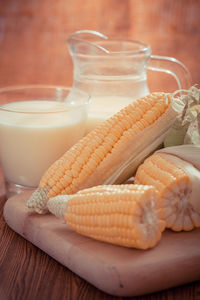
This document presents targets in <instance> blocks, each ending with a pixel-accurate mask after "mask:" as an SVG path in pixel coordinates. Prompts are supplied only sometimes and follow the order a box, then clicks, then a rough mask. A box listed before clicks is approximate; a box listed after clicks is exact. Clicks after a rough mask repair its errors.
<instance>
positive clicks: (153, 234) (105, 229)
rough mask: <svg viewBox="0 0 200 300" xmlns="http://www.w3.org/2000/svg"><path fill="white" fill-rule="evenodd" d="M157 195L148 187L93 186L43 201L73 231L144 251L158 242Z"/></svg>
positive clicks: (161, 223) (161, 228) (159, 226)
mask: <svg viewBox="0 0 200 300" xmlns="http://www.w3.org/2000/svg"><path fill="white" fill-rule="evenodd" d="M157 198H158V192H157V191H156V190H155V189H154V188H153V187H152V186H142V185H141V186H140V185H131V184H130V185H116V186H97V187H94V188H91V189H90V188H88V189H85V190H82V191H80V192H78V193H76V194H73V195H59V196H56V197H53V198H50V199H49V200H48V202H47V206H48V209H49V211H50V212H51V213H53V214H55V215H56V216H57V217H59V218H62V217H63V218H64V219H65V221H66V223H67V225H68V226H69V227H71V228H72V229H73V230H74V231H76V232H78V233H80V234H82V235H85V236H88V237H91V238H93V239H96V240H100V241H104V242H107V243H111V244H116V245H120V246H126V247H134V248H139V249H148V248H151V247H153V246H155V245H156V244H157V243H158V241H159V240H160V239H161V233H162V231H163V230H164V228H165V222H164V221H162V220H161V219H160V218H159V213H158V209H157V203H158V199H157Z"/></svg>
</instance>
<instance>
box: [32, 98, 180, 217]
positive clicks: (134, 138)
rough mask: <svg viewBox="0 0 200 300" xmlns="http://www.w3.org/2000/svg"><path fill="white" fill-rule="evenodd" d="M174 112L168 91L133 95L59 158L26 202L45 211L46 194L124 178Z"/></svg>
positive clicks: (157, 141) (150, 148)
mask: <svg viewBox="0 0 200 300" xmlns="http://www.w3.org/2000/svg"><path fill="white" fill-rule="evenodd" d="M176 116H177V112H176V111H175V109H174V108H173V106H172V103H171V97H170V95H169V94H165V93H153V94H151V95H149V96H146V97H143V98H140V99H138V100H136V101H134V102H133V103H132V104H130V105H128V106H127V107H125V108H124V109H122V110H121V111H120V112H118V113H116V114H115V115H114V116H113V117H111V118H110V119H108V120H107V121H105V122H103V123H101V124H100V125H99V126H97V128H96V129H94V130H93V131H91V132H90V133H89V134H88V135H86V136H85V137H84V138H83V139H81V140H80V141H79V142H78V143H77V144H75V145H74V146H73V147H72V148H71V149H69V150H68V151H67V152H66V153H65V154H64V155H63V156H62V157H61V158H60V159H58V160H57V161H56V162H55V163H54V164H53V165H52V166H51V167H50V168H49V169H48V170H47V171H46V173H45V174H44V175H43V177H42V178H41V181H40V184H39V188H38V189H37V190H36V191H35V192H34V193H33V195H32V196H31V197H30V199H29V200H28V202H27V206H28V207H30V208H33V209H34V210H35V211H37V212H38V213H44V212H46V211H47V207H46V203H47V200H48V199H49V198H51V197H54V196H56V195H58V194H73V193H76V192H77V191H78V190H81V189H84V188H89V187H92V186H96V185H100V184H113V183H122V182H124V181H125V180H126V179H127V178H129V177H130V175H132V173H133V172H134V171H135V170H136V168H137V166H138V165H139V164H140V163H141V161H143V160H144V158H145V157H146V156H147V155H149V154H150V153H151V152H152V151H153V150H155V149H156V148H157V147H158V146H159V145H160V144H161V143H162V141H163V140H164V137H165V135H166V134H167V131H168V129H169V128H170V126H171V125H172V123H173V122H174V120H175V118H176Z"/></svg>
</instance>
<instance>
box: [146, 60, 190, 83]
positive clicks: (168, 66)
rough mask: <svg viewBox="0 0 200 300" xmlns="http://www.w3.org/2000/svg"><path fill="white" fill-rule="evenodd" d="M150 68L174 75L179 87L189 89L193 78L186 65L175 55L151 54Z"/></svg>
mask: <svg viewBox="0 0 200 300" xmlns="http://www.w3.org/2000/svg"><path fill="white" fill-rule="evenodd" d="M147 69H148V70H151V71H158V72H164V73H167V74H169V75H171V76H173V77H174V79H175V80H176V83H177V85H178V88H179V89H189V88H190V87H191V85H192V78H191V75H190V72H189V70H188V69H187V68H186V66H185V65H184V64H183V63H182V62H180V61H179V60H177V59H176V58H173V57H167V56H159V55H151V59H150V62H149V65H148V67H147Z"/></svg>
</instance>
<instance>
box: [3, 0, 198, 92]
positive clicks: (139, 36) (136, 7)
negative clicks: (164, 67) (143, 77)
mask: <svg viewBox="0 0 200 300" xmlns="http://www.w3.org/2000/svg"><path fill="white" fill-rule="evenodd" d="M199 16H200V0H151V1H149V0H84V1H83V0H56V1H55V0H42V1H41V0H28V1H27V0H1V1H0V86H1V87H2V86H8V85H19V84H30V83H32V84H33V83H46V84H59V85H71V84H72V63H71V58H70V56H69V53H68V49H67V46H66V43H65V40H66V37H67V36H68V34H70V33H72V32H74V31H76V30H79V29H93V30H97V31H100V32H103V33H105V34H107V35H109V36H112V37H120V38H122V37H123V38H129V39H134V40H141V41H143V42H146V43H148V44H150V45H151V46H152V50H153V53H154V54H159V55H166V56H173V57H176V58H177V59H179V60H181V61H182V62H183V63H184V64H185V65H186V66H187V68H188V69H189V70H190V72H191V74H192V83H193V84H194V83H199V82H200V71H199V65H200V18H199ZM149 85H150V88H151V90H161V89H162V90H170V89H174V88H176V84H175V83H174V81H173V80H171V79H170V78H168V76H166V75H163V76H161V75H160V74H159V75H158V74H152V72H151V73H150V74H149Z"/></svg>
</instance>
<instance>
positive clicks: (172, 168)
mask: <svg viewBox="0 0 200 300" xmlns="http://www.w3.org/2000/svg"><path fill="white" fill-rule="evenodd" d="M135 183H136V184H147V185H153V186H154V187H155V188H156V189H157V190H158V191H159V193H160V198H159V206H160V210H161V217H162V219H163V220H165V221H166V227H168V228H171V229H172V230H175V231H181V230H185V231H189V230H192V229H193V228H195V227H200V146H194V145H184V146H176V147H169V148H164V149H162V150H159V151H157V152H155V153H154V154H153V155H152V156H150V157H148V158H147V159H146V160H145V161H144V163H143V164H142V165H140V167H139V168H138V170H137V172H136V175H135Z"/></svg>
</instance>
